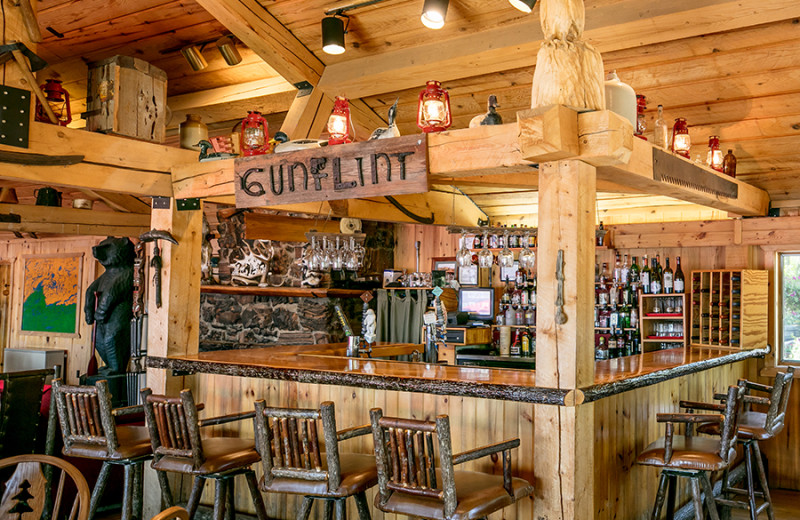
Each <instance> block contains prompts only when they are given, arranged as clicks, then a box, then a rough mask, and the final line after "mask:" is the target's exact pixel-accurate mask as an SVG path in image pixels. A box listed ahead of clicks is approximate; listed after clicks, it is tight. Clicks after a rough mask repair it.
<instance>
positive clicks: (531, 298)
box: [528, 275, 536, 309]
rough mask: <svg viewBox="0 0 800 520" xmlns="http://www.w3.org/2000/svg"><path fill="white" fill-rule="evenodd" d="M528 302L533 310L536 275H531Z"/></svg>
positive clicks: (534, 305) (534, 306)
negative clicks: (531, 280)
mask: <svg viewBox="0 0 800 520" xmlns="http://www.w3.org/2000/svg"><path fill="white" fill-rule="evenodd" d="M528 301H529V302H530V304H531V305H533V308H534V309H536V275H533V282H532V284H531V290H530V291H529V294H528Z"/></svg>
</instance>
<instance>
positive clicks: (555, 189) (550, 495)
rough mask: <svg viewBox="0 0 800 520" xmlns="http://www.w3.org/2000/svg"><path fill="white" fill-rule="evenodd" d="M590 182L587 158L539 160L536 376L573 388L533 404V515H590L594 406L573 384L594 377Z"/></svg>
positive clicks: (541, 382)
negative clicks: (559, 401)
mask: <svg viewBox="0 0 800 520" xmlns="http://www.w3.org/2000/svg"><path fill="white" fill-rule="evenodd" d="M595 184H596V171H595V168H594V167H593V166H590V165H588V164H586V163H583V162H580V161H575V160H573V161H558V162H550V163H545V164H542V165H541V171H540V174H539V208H540V209H539V255H538V259H537V260H538V267H537V277H538V282H539V286H538V287H539V288H538V294H537V298H538V312H537V318H536V336H537V339H536V384H537V386H543V387H551V388H562V389H568V390H572V391H573V392H571V394H570V395H571V397H570V399H569V400H570V402H568V403H567V406H562V407H556V406H546V405H536V406H535V407H534V415H535V417H534V421H533V423H534V460H535V461H536V464H535V465H534V474H535V477H536V478H535V484H534V489H535V491H534V493H535V496H534V515H533V517H534V518H536V519H538V520H577V519H582V518H592V517H593V516H594V515H593V512H594V511H593V509H594V500H593V496H594V491H593V490H594V477H593V472H592V466H593V464H594V450H593V435H594V406H593V405H592V404H581V401H582V399H581V395H582V394H581V393H580V391H579V390H578V389H579V388H581V387H585V386H588V385H591V384H592V383H593V382H594V330H593V327H594V323H593V316H594V260H595V259H594V252H595V246H594V243H595V242H594V228H595V203H596V192H595V190H596V185H595ZM559 252H561V255H559ZM559 256H561V258H562V265H561V266H560V269H558V267H559V266H558V265H557V264H558V258H559ZM558 272H560V273H561V276H558V275H557V273H558ZM559 293H560V294H559ZM557 304H562V305H561V306H560V307H559V306H558V305H557ZM562 313H563V314H562ZM564 316H565V317H566V320H565V319H564Z"/></svg>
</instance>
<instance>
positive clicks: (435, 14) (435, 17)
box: [420, 0, 450, 29]
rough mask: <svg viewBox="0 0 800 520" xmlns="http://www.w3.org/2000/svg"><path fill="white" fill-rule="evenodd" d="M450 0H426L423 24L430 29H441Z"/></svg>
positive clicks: (423, 6)
mask: <svg viewBox="0 0 800 520" xmlns="http://www.w3.org/2000/svg"><path fill="white" fill-rule="evenodd" d="M448 5H450V0H425V3H424V4H423V5H422V16H421V17H420V19H421V20H422V25H424V26H425V27H427V28H429V29H441V28H442V27H444V20H445V17H446V16H447V7H448Z"/></svg>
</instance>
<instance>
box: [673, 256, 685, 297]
mask: <svg viewBox="0 0 800 520" xmlns="http://www.w3.org/2000/svg"><path fill="white" fill-rule="evenodd" d="M673 283H674V289H675V292H676V293H683V291H684V287H685V280H684V278H683V271H682V270H681V257H679V256H676V257H675V277H674V282H673Z"/></svg>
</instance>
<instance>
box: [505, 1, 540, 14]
mask: <svg viewBox="0 0 800 520" xmlns="http://www.w3.org/2000/svg"><path fill="white" fill-rule="evenodd" d="M508 3H510V4H511V5H513V6H514V7H516V8H517V9H519V10H520V11H522V12H523V13H530V12H531V11H533V6H534V5H536V0H508Z"/></svg>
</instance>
